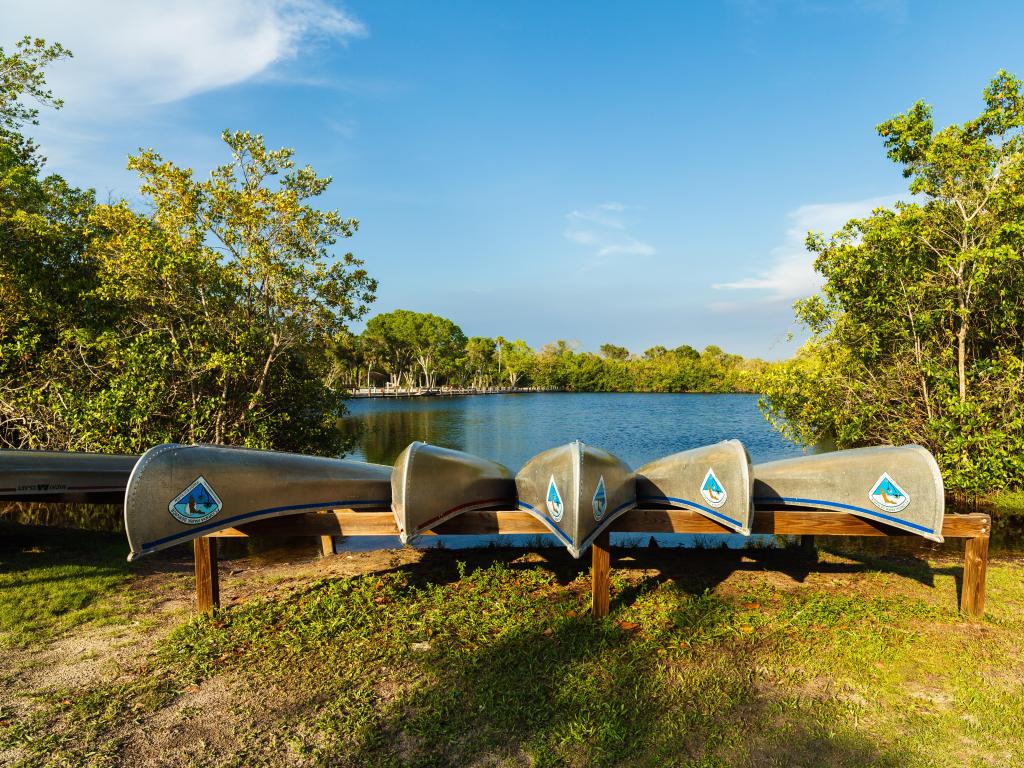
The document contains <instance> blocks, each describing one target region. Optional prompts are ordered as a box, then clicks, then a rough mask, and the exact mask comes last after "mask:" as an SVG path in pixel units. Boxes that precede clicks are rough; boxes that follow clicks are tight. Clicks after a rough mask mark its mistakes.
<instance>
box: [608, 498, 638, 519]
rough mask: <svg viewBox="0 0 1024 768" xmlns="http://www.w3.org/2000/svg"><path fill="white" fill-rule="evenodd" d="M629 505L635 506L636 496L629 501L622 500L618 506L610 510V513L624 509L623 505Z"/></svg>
mask: <svg viewBox="0 0 1024 768" xmlns="http://www.w3.org/2000/svg"><path fill="white" fill-rule="evenodd" d="M630 505H632V506H634V507H635V506H636V498H635V497H634V498H632V499H630V500H629V501H624V502H622V503H621V504H619V506H617V507H616V508H615V509H613V510H612V511H611V514H613V515H614V514H616V513H618V511H619V510H621V509H624V508H625V507H628V506H630Z"/></svg>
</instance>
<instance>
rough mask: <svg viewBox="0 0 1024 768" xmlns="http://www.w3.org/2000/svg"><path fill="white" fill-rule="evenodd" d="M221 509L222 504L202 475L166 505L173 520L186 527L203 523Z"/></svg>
mask: <svg viewBox="0 0 1024 768" xmlns="http://www.w3.org/2000/svg"><path fill="white" fill-rule="evenodd" d="M223 508H224V503H223V502H222V501H221V500H220V497H219V496H217V494H216V493H215V492H214V490H213V488H211V487H210V484H209V483H208V482H206V478H205V477H203V476H202V475H200V476H199V477H197V478H196V479H195V481H194V482H193V483H192V485H190V486H189V487H188V488H186V489H185V490H184V491H182V492H181V493H179V494H178V495H177V496H175V497H174V500H173V501H172V502H171V503H170V504H168V505H167V509H168V511H169V512H170V513H171V514H172V515H173V516H174V519H175V520H178V521H179V522H182V523H185V524H186V525H198V524H199V523H205V522H206V521H207V520H209V519H210V518H211V517H213V516H214V515H216V514H217V513H218V512H220V511H221V510H222V509H223Z"/></svg>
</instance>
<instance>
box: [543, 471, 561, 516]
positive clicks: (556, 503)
mask: <svg viewBox="0 0 1024 768" xmlns="http://www.w3.org/2000/svg"><path fill="white" fill-rule="evenodd" d="M544 503H545V505H546V506H547V508H548V514H549V515H551V519H552V520H554V521H555V522H556V523H557V522H559V521H560V520H561V519H562V511H563V510H564V506H563V505H562V497H561V496H560V495H559V494H558V486H557V485H555V476H554V475H552V476H551V481H550V482H549V483H548V497H547V499H545V501H544Z"/></svg>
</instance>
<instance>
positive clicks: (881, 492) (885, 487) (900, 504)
mask: <svg viewBox="0 0 1024 768" xmlns="http://www.w3.org/2000/svg"><path fill="white" fill-rule="evenodd" d="M868 498H869V499H871V503H872V504H874V505H875V506H876V507H878V508H879V509H880V510H882V511H883V512H899V511H900V510H903V509H906V508H907V505H908V504H909V503H910V494H909V493H907V492H906V491H904V490H903V489H902V488H900V487H899V486H898V485H897V484H896V481H895V480H893V479H892V478H891V477H889V473H888V472H883V473H882V476H881V477H880V478H878V482H877V483H875V485H874V488H872V490H871V493H869V494H868Z"/></svg>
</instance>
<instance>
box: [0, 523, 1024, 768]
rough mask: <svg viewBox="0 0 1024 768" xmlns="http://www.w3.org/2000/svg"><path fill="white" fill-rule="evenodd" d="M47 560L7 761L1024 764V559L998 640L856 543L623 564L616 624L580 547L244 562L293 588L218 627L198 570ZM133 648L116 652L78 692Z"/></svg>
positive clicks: (226, 575) (13, 556) (18, 589)
mask: <svg viewBox="0 0 1024 768" xmlns="http://www.w3.org/2000/svg"><path fill="white" fill-rule="evenodd" d="M35 547H38V545H37V544H33V545H32V546H25V545H24V543H23V545H22V546H20V547H8V548H7V550H6V551H7V552H8V554H7V555H5V556H4V559H3V560H2V561H0V562H2V563H3V565H2V568H0V579H3V581H0V595H2V596H3V601H4V606H5V607H4V608H3V613H2V618H0V622H3V623H2V624H0V629H2V632H3V635H2V636H3V637H4V638H5V640H4V642H6V643H7V644H8V646H7V647H8V648H9V653H8V654H7V655H6V656H5V661H4V662H3V666H2V668H0V675H2V676H3V680H2V682H3V690H4V691H6V693H5V694H0V696H2V695H6V696H8V698H9V700H8V701H6V702H3V699H2V698H0V702H2V703H0V763H4V762H5V761H7V762H9V763H10V764H13V765H97V766H102V765H133V766H134V765H175V766H189V765H195V766H200V765H217V766H255V765H268V766H271V765H275V766H277V765H296V766H306V765H309V766H316V765H325V766H326V765H341V766H348V765H351V766H406V765H409V766H444V765H474V766H502V765H516V766H518V765H533V766H561V765H571V766H591V765H612V766H663V765H678V766H894V767H895V766H901V767H902V766H929V767H931V766H988V765H993V766H1009V765H1015V764H1024V729H1022V728H1021V727H1020V723H1021V722H1024V654H1022V650H1024V648H1022V646H1024V579H1022V577H1024V565H1022V564H1021V563H1020V562H1015V561H1011V560H1007V561H994V562H993V563H992V564H991V566H990V569H989V588H988V614H987V617H986V620H985V622H983V623H981V624H972V623H968V622H965V621H963V620H962V619H961V618H960V617H959V615H958V614H957V611H956V606H957V599H956V597H957V595H956V592H957V581H956V580H957V576H958V571H959V562H958V561H956V560H948V559H947V560H942V559H931V560H928V559H924V558H923V557H921V556H912V555H906V554H904V555H902V556H899V557H891V558H880V557H872V556H866V555H857V556H856V557H853V556H849V555H845V554H842V553H840V552H838V551H836V550H831V549H826V551H823V552H822V553H821V555H820V557H819V560H818V562H817V563H814V562H809V561H806V560H802V559H801V558H800V555H799V554H798V553H795V552H792V551H760V552H758V551H752V552H748V553H746V554H743V553H737V552H699V551H673V550H629V551H626V550H623V551H618V552H613V557H614V560H613V566H614V568H615V570H614V571H613V587H614V588H613V595H612V611H611V615H610V616H609V618H608V619H607V620H604V621H600V622H595V621H593V620H591V619H590V617H589V615H588V608H589V578H588V575H587V573H586V568H585V566H586V562H575V561H572V560H570V559H569V558H568V556H566V555H565V553H563V552H560V551H554V550H543V551H542V552H541V553H540V554H538V553H523V552H514V551H513V552H509V551H497V552H491V551H484V552H459V553H453V552H444V551H433V552H429V551H428V552H411V551H402V552H395V553H385V554H383V555H374V556H372V557H371V556H370V555H369V554H368V555H365V556H364V555H357V556H356V557H355V558H354V559H353V558H346V557H345V556H344V555H341V556H336V557H332V558H328V559H325V560H322V561H319V562H312V563H307V564H303V565H300V566H297V565H295V564H293V563H288V564H285V565H268V566H266V567H265V568H262V569H260V570H253V571H246V572H244V573H243V574H238V573H233V571H237V570H238V569H239V568H240V567H241V565H240V563H243V562H244V561H237V563H236V562H235V561H231V560H226V561H224V562H222V582H223V584H224V585H225V588H226V589H227V590H228V592H229V593H230V591H231V589H233V588H234V589H242V588H244V587H245V586H246V585H248V584H249V583H256V582H257V581H259V582H260V583H262V584H263V585H264V586H265V588H264V589H262V590H261V591H257V592H254V593H250V594H246V595H244V596H241V597H239V595H235V597H233V598H232V597H231V596H230V594H229V597H228V600H231V601H232V602H233V604H232V605H230V606H229V607H227V608H225V609H223V610H221V611H220V612H219V613H218V614H217V615H216V616H214V617H209V618H206V617H203V618H190V617H189V616H188V613H187V601H188V599H189V590H190V588H191V582H190V580H189V579H188V577H187V566H188V562H187V560H183V559H181V558H179V559H178V560H176V561H175V560H171V559H168V560H164V561H154V563H153V564H151V566H149V567H150V570H149V571H147V572H145V573H143V572H138V571H136V570H134V569H133V570H129V569H126V568H125V567H124V566H123V565H122V564H121V560H123V556H124V549H125V547H124V545H123V544H121V545H120V548H119V549H118V548H117V547H113V549H117V552H116V558H115V557H114V554H115V553H113V552H110V551H107V550H104V549H102V548H99V547H96V546H89V547H87V548H86V549H84V550H82V551H79V552H78V553H77V556H76V557H73V558H72V557H71V555H70V554H69V552H68V551H67V550H62V554H61V557H67V558H69V559H74V562H75V563H77V564H76V565H75V566H70V565H64V566H59V565H57V564H56V560H57V559H59V558H58V557H57V551H56V550H52V551H51V550H50V549H49V548H45V549H46V552H49V553H51V554H53V556H54V559H50V560H45V561H42V560H39V559H38V558H39V557H40V555H41V554H45V553H38V552H35V551H33V549H34V548H35ZM55 569H57V570H55ZM61 583H64V584H66V585H67V587H68V592H69V594H70V597H67V598H63V597H61V595H62V594H63V590H62V589H61V588H60V587H59V586H58V585H59V584H61ZM45 585H49V586H45ZM161 601H163V602H168V601H169V602H170V604H171V606H172V607H171V609H170V610H167V611H164V610H163V609H162V608H160V607H159V606H160V605H162V602H161ZM19 616H21V617H22V618H21V620H20V621H19V619H18V617H19ZM141 616H148V619H149V620H148V622H147V621H140V617H141ZM119 617H120V619H121V620H122V624H123V626H117V627H112V626H111V625H110V622H111V621H118V618H119ZM160 617H162V618H160ZM104 622H106V623H107V624H106V625H104ZM115 631H116V633H117V634H116V635H114V636H113V637H114V639H113V640H112V641H111V643H110V644H109V645H111V646H116V647H117V649H118V650H117V652H116V653H115V654H114V657H115V658H112V659H110V660H109V663H105V664H104V663H98V662H97V661H96V660H95V659H93V660H91V661H90V662H89V663H90V664H91V665H92V667H90V669H92V672H91V673H90V674H89V675H86V676H83V675H77V676H76V675H61V676H57V678H56V679H57V681H58V682H54V679H55V678H54V675H53V674H52V669H50V668H49V667H48V666H47V665H48V664H53V665H59V664H61V663H65V664H70V665H72V666H74V665H75V664H82V663H84V662H82V661H81V659H78V658H76V657H75V651H74V649H76V648H77V647H78V645H81V644H82V643H83V642H84V640H86V639H89V638H95V637H96V636H100V637H107V636H108V634H104V633H110V632H115ZM93 647H95V643H94V644H93ZM105 647H106V646H103V647H101V649H100V650H99V651H95V650H94V651H93V652H94V653H98V654H99V656H100V657H102V656H103V655H104V653H105V650H103V649H104V648H105ZM55 649H56V650H55ZM66 649H72V650H71V651H68V652H67V655H68V657H69V658H67V659H63V660H62V659H61V656H60V653H61V652H64V651H65V650H66ZM100 661H102V659H100Z"/></svg>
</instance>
